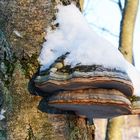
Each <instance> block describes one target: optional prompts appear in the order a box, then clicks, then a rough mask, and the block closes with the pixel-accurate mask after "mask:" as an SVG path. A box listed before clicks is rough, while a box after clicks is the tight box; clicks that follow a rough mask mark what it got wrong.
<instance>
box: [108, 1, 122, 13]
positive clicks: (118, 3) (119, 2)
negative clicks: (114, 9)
mask: <svg viewBox="0 0 140 140" xmlns="http://www.w3.org/2000/svg"><path fill="white" fill-rule="evenodd" d="M110 1H112V2H114V3H116V4H117V5H118V6H119V9H120V12H121V14H122V13H123V7H122V3H121V0H118V1H115V0H110Z"/></svg>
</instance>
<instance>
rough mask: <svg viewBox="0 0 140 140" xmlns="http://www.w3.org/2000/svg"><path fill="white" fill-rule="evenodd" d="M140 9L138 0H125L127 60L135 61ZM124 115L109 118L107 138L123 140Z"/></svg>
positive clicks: (123, 28) (122, 35)
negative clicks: (137, 18)
mask: <svg viewBox="0 0 140 140" xmlns="http://www.w3.org/2000/svg"><path fill="white" fill-rule="evenodd" d="M137 10H138V0H125V8H124V11H123V16H122V22H121V31H120V41H119V43H120V45H119V46H120V47H119V49H120V51H121V52H122V54H123V55H124V57H125V58H126V60H127V61H129V62H130V63H132V62H133V51H132V48H133V32H134V25H135V19H136V14H137ZM123 124H124V117H117V118H113V119H109V120H108V125H107V133H106V140H122V127H123Z"/></svg>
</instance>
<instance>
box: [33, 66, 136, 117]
mask: <svg viewBox="0 0 140 140" xmlns="http://www.w3.org/2000/svg"><path fill="white" fill-rule="evenodd" d="M93 67H95V66H81V67H78V68H76V67H75V68H73V70H70V69H69V71H70V72H69V73H68V71H67V70H65V71H67V73H66V72H65V73H64V72H62V69H63V70H64V68H60V69H57V70H56V71H52V68H50V69H49V70H47V72H43V73H39V74H37V75H36V76H35V77H34V79H33V80H32V86H34V90H32V92H34V94H37V95H40V96H43V97H45V98H46V99H47V104H48V105H47V106H46V107H48V106H50V107H54V108H56V109H59V110H64V111H73V112H75V113H76V114H77V115H79V116H82V117H86V118H89V119H91V118H93V117H94V118H112V117H115V116H120V115H129V114H132V113H134V114H137V113H138V108H136V107H135V111H134V110H133V109H132V103H131V101H130V98H131V96H132V95H133V85H132V82H131V80H130V79H129V77H128V75H127V74H126V73H125V72H122V71H120V70H116V69H108V68H104V67H102V66H96V69H93ZM80 68H81V69H80ZM87 70H88V71H87ZM35 92H36V93H35ZM134 105H135V106H136V104H135V103H134ZM134 105H133V106H134Z"/></svg>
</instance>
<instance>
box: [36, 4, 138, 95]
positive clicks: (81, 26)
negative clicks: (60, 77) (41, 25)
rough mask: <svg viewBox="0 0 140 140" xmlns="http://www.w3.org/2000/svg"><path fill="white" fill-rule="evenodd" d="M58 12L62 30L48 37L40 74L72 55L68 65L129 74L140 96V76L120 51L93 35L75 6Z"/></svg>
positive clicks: (66, 61) (48, 34) (50, 33)
mask: <svg viewBox="0 0 140 140" xmlns="http://www.w3.org/2000/svg"><path fill="white" fill-rule="evenodd" d="M58 10H59V12H58V13H57V19H56V23H59V27H58V28H57V29H56V30H54V31H50V32H48V33H47V35H46V42H44V44H43V48H42V51H41V53H40V56H39V61H40V64H41V65H42V66H41V69H40V70H41V71H42V70H45V69H48V68H49V67H50V65H51V64H52V63H53V62H54V61H55V60H56V59H57V58H58V57H59V56H61V55H63V54H65V53H66V52H69V53H70V54H69V55H68V56H67V57H66V59H65V61H64V64H65V65H71V67H74V66H75V65H77V64H81V65H93V64H100V65H103V66H105V67H110V68H114V67H116V68H119V69H120V70H122V71H126V72H127V73H128V75H129V77H130V78H131V80H132V82H133V85H134V90H135V94H137V95H140V88H139V87H140V74H139V73H138V72H137V71H136V70H135V68H134V67H133V66H132V65H131V64H129V63H128V62H127V61H126V60H125V59H124V57H123V55H122V54H121V53H120V52H119V50H118V49H117V48H116V47H114V46H113V45H112V44H111V43H110V42H109V41H107V40H106V39H104V38H103V37H101V36H99V35H98V34H97V33H96V32H94V31H93V29H92V28H91V27H90V26H89V25H88V23H87V21H86V20H85V18H84V17H83V15H82V14H81V12H80V11H79V10H78V8H76V6H75V5H74V4H71V5H68V6H58Z"/></svg>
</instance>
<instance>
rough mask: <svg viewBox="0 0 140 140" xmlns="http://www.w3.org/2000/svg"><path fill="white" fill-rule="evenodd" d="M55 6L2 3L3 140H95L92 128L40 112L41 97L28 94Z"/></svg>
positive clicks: (24, 0)
mask: <svg viewBox="0 0 140 140" xmlns="http://www.w3.org/2000/svg"><path fill="white" fill-rule="evenodd" d="M62 2H63V4H66V3H67V1H64V0H63V1H62ZM77 2H78V1H77ZM55 4H56V2H55V1H53V0H46V1H44V0H37V1H36V0H8V1H5V0H0V29H1V30H2V34H4V35H5V36H3V35H2V36H0V41H1V39H2V43H1V44H0V50H1V51H0V72H1V74H0V89H1V91H0V93H1V95H0V96H1V100H2V95H4V103H3V102H2V101H1V103H3V104H2V105H1V108H4V109H6V119H4V120H2V121H1V122H0V139H1V140H6V139H7V140H56V139H57V140H69V139H70V140H78V139H80V140H92V139H93V134H94V132H93V128H91V126H89V125H87V124H86V121H85V120H84V119H81V118H78V117H75V116H69V115H59V114H47V113H43V112H41V111H39V110H38V108H37V107H38V104H39V101H40V100H41V97H35V96H32V95H30V93H29V92H28V90H27V88H28V82H29V79H30V77H31V76H32V75H33V73H35V72H36V71H37V67H38V63H37V56H38V55H39V51H40V48H41V44H42V42H43V37H44V33H45V32H44V31H45V28H46V27H47V26H49V25H50V23H51V22H52V18H53V16H54V13H55V10H54V6H55ZM3 40H4V41H3ZM8 42H9V44H8Z"/></svg>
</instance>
